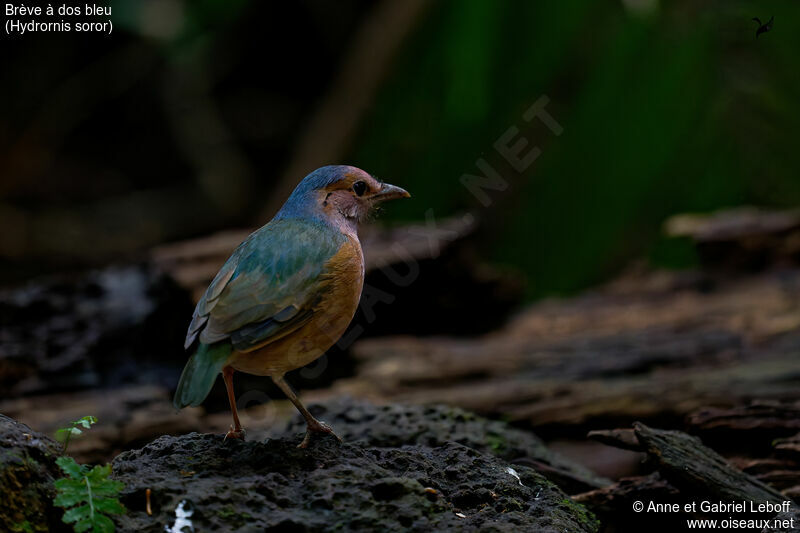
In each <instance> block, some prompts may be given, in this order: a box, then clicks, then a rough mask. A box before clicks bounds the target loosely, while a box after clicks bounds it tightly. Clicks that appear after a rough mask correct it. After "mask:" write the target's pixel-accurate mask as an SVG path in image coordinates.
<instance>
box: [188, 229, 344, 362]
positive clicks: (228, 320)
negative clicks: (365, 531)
mask: <svg viewBox="0 0 800 533" xmlns="http://www.w3.org/2000/svg"><path fill="white" fill-rule="evenodd" d="M344 239H345V237H344V235H342V234H341V233H340V232H338V231H336V230H333V229H330V228H328V227H326V226H322V225H319V224H316V223H313V222H304V221H300V220H279V221H273V222H270V223H269V224H267V225H266V226H264V227H263V228H261V229H260V230H258V231H256V232H254V233H253V234H252V235H250V237H248V238H247V240H245V241H244V242H243V243H242V244H241V245H239V247H238V248H237V249H236V251H235V252H234V253H233V254H232V255H231V257H230V258H229V259H228V261H227V262H226V263H225V264H224V265H223V267H222V268H221V269H220V271H219V273H217V276H216V277H215V278H214V280H213V281H212V282H211V285H209V287H208V289H207V290H206V293H205V294H204V295H203V297H202V298H201V299H200V301H199V302H198V303H197V308H196V309H195V312H194V316H193V317H192V323H191V324H190V326H189V331H188V333H187V335H186V347H187V348H188V347H189V346H190V345H191V344H192V343H193V342H194V341H195V339H198V338H199V340H200V342H202V343H204V344H212V343H216V342H220V341H222V340H225V339H229V340H230V342H231V343H232V344H233V347H234V348H235V349H237V350H240V351H247V350H248V349H250V348H253V347H256V346H259V345H261V344H264V343H265V342H268V341H269V340H270V338H273V337H275V338H277V337H279V336H282V335H285V334H286V333H288V332H291V331H293V330H295V329H297V328H299V327H300V326H302V325H303V324H304V323H305V322H306V321H307V320H308V319H309V318H310V316H311V313H312V310H313V306H314V305H315V304H316V302H317V301H318V299H319V298H320V297H321V294H322V281H323V274H324V272H323V269H324V265H325V263H327V261H328V260H329V259H330V258H331V257H332V256H333V255H334V254H335V253H336V252H337V251H338V250H339V248H340V247H341V245H342V243H343V242H344Z"/></svg>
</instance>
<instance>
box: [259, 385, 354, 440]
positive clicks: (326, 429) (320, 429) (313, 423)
mask: <svg viewBox="0 0 800 533" xmlns="http://www.w3.org/2000/svg"><path fill="white" fill-rule="evenodd" d="M272 381H274V382H275V385H277V386H278V387H279V388H280V389H281V390H282V391H283V393H284V394H285V395H286V397H287V398H289V400H290V401H291V402H292V403H293V404H294V406H295V407H297V410H298V411H300V414H301V415H303V418H305V419H306V424H307V425H308V428H307V429H306V436H305V438H304V439H303V442H301V443H300V444H298V445H297V447H298V448H307V447H308V443H309V442H311V435H312V434H313V433H330V434H331V435H333V436H334V437H336V438H337V439H339V442H341V441H342V439H340V438H339V436H338V435H337V434H336V433H334V432H333V428H331V427H330V426H329V425H328V424H326V423H325V422H320V421H319V420H317V419H316V418H314V415H312V414H311V413H309V412H308V409H306V406H305V405H303V403H302V402H301V401H300V398H298V397H297V394H295V392H294V391H293V390H292V387H291V386H289V384H288V383H286V380H285V379H283V376H282V375H281V376H272Z"/></svg>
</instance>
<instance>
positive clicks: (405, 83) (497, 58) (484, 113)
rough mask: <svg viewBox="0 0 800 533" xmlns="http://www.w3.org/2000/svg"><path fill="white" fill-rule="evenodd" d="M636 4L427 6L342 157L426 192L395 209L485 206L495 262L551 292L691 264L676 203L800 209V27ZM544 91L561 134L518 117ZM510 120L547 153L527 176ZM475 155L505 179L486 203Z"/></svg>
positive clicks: (786, 8) (403, 213)
mask: <svg viewBox="0 0 800 533" xmlns="http://www.w3.org/2000/svg"><path fill="white" fill-rule="evenodd" d="M631 4H633V3H631V2H622V3H614V2H606V3H598V2H589V1H587V0H564V1H562V2H485V1H481V0H445V1H442V2H435V3H432V5H431V6H430V8H429V11H428V12H427V15H426V18H425V19H424V22H423V23H422V24H421V25H420V27H419V28H418V29H417V31H416V32H415V33H414V35H413V36H412V37H411V38H410V39H409V41H408V43H407V44H406V46H405V49H404V50H403V51H401V53H400V54H399V55H398V58H397V60H396V62H395V64H394V66H393V71H392V73H391V74H390V76H389V77H388V78H387V80H386V83H385V84H384V85H383V86H382V88H381V90H380V92H379V94H378V95H377V97H376V99H375V102H374V108H373V110H372V111H371V113H370V115H369V116H368V117H367V119H366V120H365V122H364V124H363V126H362V128H361V131H360V132H359V138H358V139H357V141H356V142H355V144H354V148H353V151H352V155H351V156H350V157H346V158H345V159H347V160H348V161H353V162H354V164H356V165H358V166H360V167H362V168H366V169H369V170H370V172H374V173H376V174H377V175H378V176H380V177H382V178H385V179H386V180H387V181H390V182H392V183H399V184H400V185H402V186H403V187H404V188H406V189H408V190H409V191H410V192H411V193H412V194H413V195H414V201H410V202H398V203H397V204H396V205H392V206H390V207H388V208H387V211H386V214H385V215H383V218H384V219H386V218H389V217H393V218H394V219H395V220H400V219H402V220H422V219H425V218H426V212H427V210H429V209H430V210H431V211H430V212H429V213H431V214H433V215H435V217H436V219H437V220H438V219H440V218H443V217H445V216H450V215H454V214H459V213H462V212H463V211H464V210H470V209H471V210H478V211H477V213H478V215H479V217H480V219H481V220H482V221H486V222H485V223H484V224H483V225H482V228H481V231H480V233H479V235H478V237H479V239H478V240H479V242H478V246H480V249H479V251H480V252H481V254H482V257H487V258H489V259H491V260H492V261H494V262H497V263H505V264H508V265H512V266H513V267H514V268H516V269H519V270H520V271H522V272H524V273H525V274H526V278H527V281H528V283H527V285H526V290H527V295H528V297H530V298H538V297H543V296H547V295H550V294H563V293H570V292H574V291H577V290H580V289H582V288H584V287H587V286H590V285H592V284H594V283H597V282H599V281H602V280H603V279H604V278H606V277H608V276H611V275H613V274H614V273H615V272H617V271H619V269H620V268H622V267H624V266H625V265H626V264H627V263H628V262H629V261H630V260H631V259H632V258H637V257H642V255H645V254H647V253H648V251H649V250H651V249H652V254H650V256H651V259H652V260H653V261H654V262H655V263H656V264H657V265H659V266H667V267H684V266H687V265H691V264H692V263H693V261H694V259H693V257H692V254H693V252H692V250H691V249H689V248H687V246H686V244H687V243H685V242H683V243H681V242H677V241H675V242H666V241H664V242H658V240H659V238H660V234H661V225H662V223H663V221H664V220H665V218H667V217H668V216H670V215H671V214H674V213H682V212H709V211H713V210H716V209H720V208H725V207H731V206H736V205H759V206H777V207H782V206H795V205H797V204H798V203H800V173H798V171H797V169H798V168H800V150H797V149H796V146H797V142H798V135H797V128H796V127H795V126H793V125H796V124H797V123H798V121H799V120H800V99H798V98H796V96H795V95H797V94H798V91H800V69H797V68H796V67H795V63H796V58H797V50H798V49H800V48H799V47H800V32H796V31H794V32H793V31H780V32H779V29H778V26H777V24H776V26H775V29H774V30H773V31H772V32H769V33H767V34H764V35H761V37H760V38H759V39H756V38H755V28H754V25H755V23H754V22H752V21H751V20H750V18H751V17H753V16H762V15H759V13H758V12H759V9H761V8H759V7H758V4H757V3H755V2H753V1H752V0H749V1H744V0H729V1H726V2H720V1H716V2H709V3H702V5H701V4H698V3H696V2H691V1H689V0H678V1H676V2H652V3H648V4H652V6H653V7H652V9H651V10H650V11H648V12H643V11H642V10H635V9H632V8H631V7H630V5H631ZM769 5H770V8H769V9H770V10H771V11H770V12H769V13H767V14H764V15H763V16H762V18H764V17H765V18H769V17H770V16H772V15H773V14H774V16H775V20H776V22H777V21H781V20H782V21H785V22H784V24H786V23H787V21H797V20H800V3H798V2H796V1H789V0H778V1H776V2H773V3H770V4H769ZM687 10H688V11H687ZM689 12H691V13H692V15H691V16H687V13H689ZM542 95H547V96H548V97H549V99H550V101H549V103H548V104H547V110H548V112H549V113H550V114H551V115H552V116H553V117H554V118H555V119H556V120H557V121H558V122H559V123H560V124H561V125H562V127H563V128H564V129H563V134H562V135H560V136H555V135H554V134H553V133H552V132H551V131H550V130H549V129H548V128H547V127H545V126H544V124H543V123H541V122H540V121H539V120H533V121H531V122H530V123H527V122H525V120H523V119H522V114H523V112H524V110H525V109H527V108H528V106H530V105H531V104H532V103H533V102H534V101H536V100H537V99H538V98H539V97H540V96H542ZM512 126H513V127H515V128H518V129H519V132H520V139H519V140H521V139H525V141H527V143H528V146H527V147H526V148H525V149H524V150H523V153H527V150H529V149H530V148H531V147H532V146H537V147H539V148H540V149H541V157H538V158H537V159H536V161H535V162H534V163H533V164H532V165H530V167H528V168H527V169H525V170H524V171H522V172H518V171H516V170H515V169H514V168H513V167H511V166H510V165H509V163H508V162H507V161H505V159H504V158H503V157H502V156H500V155H499V154H498V152H497V150H495V148H494V146H493V145H494V143H495V141H496V140H497V139H498V138H500V135H501V134H503V132H505V131H507V129H508V128H509V127H512ZM479 157H481V158H484V159H485V160H486V161H487V162H488V163H489V164H490V165H491V166H492V167H493V168H495V170H496V171H497V172H498V173H499V174H500V175H501V176H502V177H503V179H504V180H505V181H507V182H508V189H507V190H506V191H504V192H500V191H493V190H488V191H487V192H488V194H489V196H490V197H491V200H492V205H490V206H489V207H483V205H482V204H481V203H479V202H478V201H477V199H476V198H475V197H474V196H473V195H472V194H471V193H470V192H469V191H468V190H467V189H466V188H465V187H463V186H462V184H461V182H460V177H461V176H462V175H463V174H465V173H470V174H477V173H479V170H478V168H477V167H476V163H475V162H476V160H477V159H478V158H479Z"/></svg>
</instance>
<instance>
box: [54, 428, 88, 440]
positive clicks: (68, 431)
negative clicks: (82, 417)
mask: <svg viewBox="0 0 800 533" xmlns="http://www.w3.org/2000/svg"><path fill="white" fill-rule="evenodd" d="M81 433H83V431H81V430H80V429H78V428H76V427H71V428H61V429H59V430H57V431H56V440H57V441H59V442H64V441H65V440H67V438H68V437H75V436H77V435H80V434H81Z"/></svg>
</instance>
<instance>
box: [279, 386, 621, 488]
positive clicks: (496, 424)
mask: <svg viewBox="0 0 800 533" xmlns="http://www.w3.org/2000/svg"><path fill="white" fill-rule="evenodd" d="M312 413H313V414H314V416H316V417H317V418H319V419H321V420H325V421H326V422H328V423H329V424H331V425H332V426H333V427H334V428H335V429H336V431H337V434H338V435H339V436H340V437H342V438H343V439H344V440H345V441H346V442H348V443H360V444H362V445H364V446H375V447H380V448H386V447H395V448H397V447H401V446H407V445H422V446H428V447H436V446H441V445H443V444H445V443H447V442H451V441H452V442H457V443H459V444H463V445H465V446H468V447H470V448H473V449H475V450H478V451H480V452H482V453H485V454H489V455H494V456H497V457H499V458H501V459H503V460H505V461H508V462H511V463H514V464H524V465H527V466H531V467H533V468H534V469H535V470H536V471H538V472H539V473H540V474H542V475H544V476H545V477H546V478H548V479H549V480H550V481H552V482H553V483H555V484H557V485H558V486H559V487H561V488H562V489H563V490H565V491H566V492H567V493H569V494H575V493H578V492H583V491H587V490H592V489H596V488H600V487H605V486H607V485H610V484H611V481H610V480H608V479H605V478H602V477H600V476H598V475H596V474H594V473H593V472H591V471H590V470H588V469H587V468H585V467H583V466H581V465H580V464H578V463H575V462H573V461H571V460H569V459H567V458H566V457H563V456H561V455H559V454H557V453H555V452H553V451H552V450H550V449H549V448H547V446H545V444H544V443H543V442H542V441H541V440H540V439H539V438H538V437H537V436H536V435H534V434H533V433H531V432H529V431H523V430H520V429H516V428H513V427H510V426H509V425H508V424H506V423H504V422H500V421H497V420H488V419H486V418H483V417H480V416H477V415H475V414H474V413H470V412H468V411H465V410H463V409H459V408H457V407H448V406H444V405H427V406H421V405H406V404H388V405H382V406H376V405H373V404H370V403H368V402H364V401H359V400H354V399H350V398H336V399H333V400H330V401H326V402H325V404H324V405H323V404H321V405H315V406H313V407H312ZM303 432H305V423H304V422H303V420H302V418H301V417H300V416H297V417H295V418H293V419H292V421H291V422H290V423H289V425H288V426H287V427H286V428H285V430H284V434H286V435H300V434H302V433H303Z"/></svg>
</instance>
